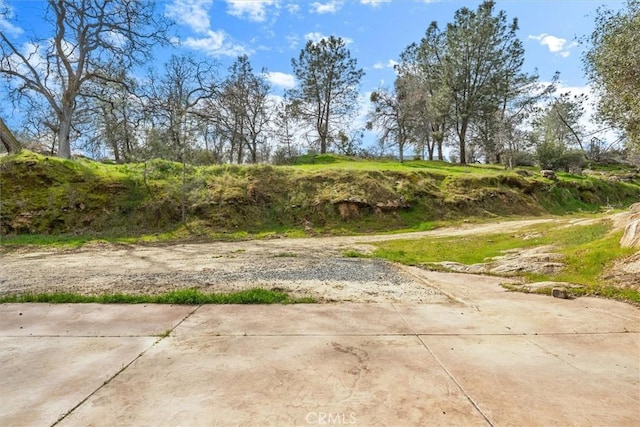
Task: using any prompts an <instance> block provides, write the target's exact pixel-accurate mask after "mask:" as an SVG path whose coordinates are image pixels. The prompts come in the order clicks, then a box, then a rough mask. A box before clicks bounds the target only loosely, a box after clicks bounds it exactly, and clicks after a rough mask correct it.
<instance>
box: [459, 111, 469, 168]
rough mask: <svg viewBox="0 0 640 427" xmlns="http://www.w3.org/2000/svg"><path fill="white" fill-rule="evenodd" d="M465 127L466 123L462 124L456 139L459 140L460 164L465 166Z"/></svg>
mask: <svg viewBox="0 0 640 427" xmlns="http://www.w3.org/2000/svg"><path fill="white" fill-rule="evenodd" d="M467 125H468V123H467V122H466V121H465V122H463V123H462V127H461V128H460V132H458V138H459V140H460V164H461V165H466V164H467V144H466V137H467Z"/></svg>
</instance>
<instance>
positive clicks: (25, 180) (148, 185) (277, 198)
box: [0, 152, 640, 248]
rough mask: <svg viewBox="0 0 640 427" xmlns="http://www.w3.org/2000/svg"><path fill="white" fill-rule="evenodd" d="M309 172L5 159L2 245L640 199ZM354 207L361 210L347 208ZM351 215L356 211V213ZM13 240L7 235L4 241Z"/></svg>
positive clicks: (573, 179)
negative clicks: (184, 216) (183, 208)
mask: <svg viewBox="0 0 640 427" xmlns="http://www.w3.org/2000/svg"><path fill="white" fill-rule="evenodd" d="M298 160H299V163H302V164H299V165H293V166H282V167H276V166H267V165H242V166H239V165H222V166H219V165H212V166H191V165H187V167H186V176H187V184H186V193H185V200H186V213H187V219H186V223H185V224H182V222H181V200H182V188H183V187H182V179H181V177H182V165H181V164H179V163H175V162H170V161H165V160H157V159H155V160H150V161H148V162H146V163H132V164H125V165H113V164H111V165H110V164H102V163H97V162H91V161H89V160H75V161H69V160H61V159H56V158H47V157H45V156H40V155H37V154H34V153H29V152H23V153H21V154H19V155H15V156H3V157H2V158H0V169H2V173H0V189H1V190H2V194H0V197H1V199H2V205H1V206H0V245H2V246H4V247H13V246H21V245H38V246H63V247H72V248H73V247H78V246H82V245H83V244H86V243H88V242H91V241H96V240H97V241H107V242H112V243H155V242H168V241H202V240H247V239H254V238H271V237H279V236H292V237H293V236H295V237H301V236H307V235H345V234H351V235H354V234H355V235H362V234H367V233H386V232H398V231H418V230H429V229H432V228H433V227H435V226H436V225H437V224H438V223H440V222H445V223H446V222H451V221H459V220H462V219H471V220H472V221H474V222H475V221H482V220H483V219H487V218H497V217H510V216H511V217H513V216H531V215H544V214H549V213H553V214H567V213H572V212H596V211H599V210H600V209H601V208H602V207H603V206H608V205H614V206H619V207H624V206H628V205H629V204H630V203H631V202H633V201H636V200H638V199H639V198H640V185H638V184H639V183H612V182H609V181H607V180H606V179H600V178H597V177H583V176H572V175H568V174H560V179H559V180H558V181H556V182H551V181H549V180H544V179H541V178H540V177H539V176H538V175H537V173H536V171H535V170H530V172H532V173H531V174H530V176H520V175H518V174H517V171H510V170H505V169H504V168H503V167H502V166H500V165H468V166H461V165H454V164H449V163H445V162H438V161H420V160H410V161H407V162H405V163H402V164H401V163H398V162H397V161H393V160H359V159H351V158H347V157H344V156H336V155H316V156H304V157H302V158H300V159H298ZM349 203H352V205H351V206H347V205H348V204H349ZM345 207H346V208H347V209H345ZM3 235H4V236H3Z"/></svg>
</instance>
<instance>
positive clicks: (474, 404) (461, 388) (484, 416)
mask: <svg viewBox="0 0 640 427" xmlns="http://www.w3.org/2000/svg"><path fill="white" fill-rule="evenodd" d="M416 337H417V338H418V339H419V340H420V343H421V344H422V346H423V347H424V348H425V349H426V350H427V351H428V352H429V354H430V355H431V356H432V357H433V358H434V359H435V361H436V362H438V365H440V367H441V368H442V370H444V371H445V372H446V373H447V375H448V376H449V378H451V381H453V382H454V384H455V385H456V386H458V388H459V389H460V391H461V392H462V394H464V395H465V397H466V398H467V400H469V402H470V403H471V405H473V407H474V408H476V411H478V413H479V414H480V415H481V416H482V418H484V420H485V421H486V422H487V424H488V425H489V426H491V427H494V424H493V423H492V422H491V420H490V419H489V418H488V417H487V416H486V415H485V413H484V412H482V409H480V407H479V406H478V404H477V403H476V402H475V401H474V400H473V399H472V398H471V396H470V395H469V393H467V391H466V390H465V389H464V387H462V384H460V383H459V382H458V380H456V378H455V377H454V376H453V374H452V373H451V372H449V370H448V369H447V368H446V367H445V366H444V364H443V363H442V362H441V361H440V359H438V357H437V356H436V355H435V353H434V352H433V351H431V349H430V348H429V346H427V343H425V342H424V341H423V340H422V338H421V337H420V336H418V335H416Z"/></svg>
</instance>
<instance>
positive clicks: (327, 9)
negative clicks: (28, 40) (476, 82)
mask: <svg viewBox="0 0 640 427" xmlns="http://www.w3.org/2000/svg"><path fill="white" fill-rule="evenodd" d="M342 4H343V1H342V0H329V1H328V2H326V3H320V2H318V1H315V2H313V3H311V11H312V12H315V13H320V14H322V13H336V12H337V11H339V10H340V9H341V8H342Z"/></svg>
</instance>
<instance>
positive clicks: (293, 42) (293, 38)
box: [285, 34, 300, 49]
mask: <svg viewBox="0 0 640 427" xmlns="http://www.w3.org/2000/svg"><path fill="white" fill-rule="evenodd" d="M285 40H287V43H289V47H290V48H291V49H295V48H296V47H298V43H300V39H299V38H298V36H297V35H295V34H290V35H288V36H286V37H285Z"/></svg>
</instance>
